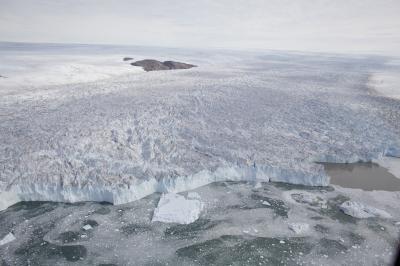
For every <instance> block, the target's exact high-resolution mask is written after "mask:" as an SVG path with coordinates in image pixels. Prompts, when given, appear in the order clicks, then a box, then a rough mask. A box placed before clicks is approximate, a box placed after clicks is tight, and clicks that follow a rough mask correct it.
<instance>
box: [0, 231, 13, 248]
mask: <svg viewBox="0 0 400 266" xmlns="http://www.w3.org/2000/svg"><path fill="white" fill-rule="evenodd" d="M15 239H16V238H15V236H14V234H13V233H8V234H7V235H6V236H5V237H3V239H1V240H0V246H3V245H5V244H8V243H10V242H11V241H14V240H15Z"/></svg>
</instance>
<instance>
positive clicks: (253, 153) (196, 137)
mask: <svg viewBox="0 0 400 266" xmlns="http://www.w3.org/2000/svg"><path fill="white" fill-rule="evenodd" d="M6 48H7V49H6ZM6 48H4V47H3V49H2V50H1V52H0V59H2V58H6V59H7V60H8V61H7V62H9V65H7V67H8V68H7V69H5V70H4V71H3V69H2V68H0V72H1V73H2V74H4V75H7V77H8V79H11V78H12V76H13V75H14V76H15V75H19V74H21V73H20V72H18V71H11V70H9V68H11V66H10V64H12V62H13V60H15V62H16V63H15V64H17V65H18V64H19V63H20V62H23V60H21V58H18V54H20V50H18V51H16V50H13V48H12V47H6ZM20 49H22V48H20ZM23 49H27V48H23ZM132 49H133V48H132ZM77 50H79V49H75V50H74V53H77V52H76V51H77ZM93 50H96V49H95V48H91V50H90V49H86V50H85V49H83V50H82V52H81V53H82V54H84V55H85V56H86V57H90V58H93V60H94V61H95V59H96V58H98V57H102V56H106V57H107V58H109V56H110V54H112V53H115V50H112V49H111V51H107V49H102V50H101V52H99V51H100V50H99V51H97V52H96V53H94V52H92V53H93V54H90V52H89V51H93ZM68 52H69V50H68V47H66V48H65V47H64V48H63V50H62V53H64V54H68ZM119 52H120V53H121V54H129V55H132V56H133V57H134V58H135V60H136V59H138V60H140V59H141V58H149V57H150V58H159V59H160V60H166V59H168V58H173V59H174V60H177V61H182V62H193V63H194V64H196V65H198V66H199V67H197V68H192V69H188V70H184V71H176V72H175V71H166V72H163V71H158V72H137V71H136V70H135V71H133V72H132V74H126V75H123V76H115V77H114V78H112V79H105V80H104V79H103V80H97V81H91V82H85V83H74V84H61V85H43V84H40V83H38V84H35V83H29V84H25V85H21V86H19V87H18V88H11V87H7V86H6V85H2V83H1V82H3V81H0V114H1V115H0V191H2V193H1V196H0V197H1V198H2V199H5V198H7V202H8V200H9V203H10V204H11V203H15V202H16V201H19V200H54V201H67V202H76V201H85V200H95V201H108V202H112V203H115V204H120V203H125V202H129V201H132V200H136V199H139V198H142V197H144V196H146V195H148V194H151V193H153V192H156V191H158V192H179V191H183V190H187V189H193V188H195V187H198V186H201V185H205V184H207V183H210V182H214V181H221V180H254V179H260V180H265V181H268V180H270V181H282V182H290V183H295V184H306V185H315V186H319V185H328V184H329V179H328V177H327V176H326V174H325V172H324V171H323V168H322V166H320V165H318V164H315V163H314V162H315V161H330V162H354V161H358V160H363V161H366V160H371V159H374V158H380V157H381V156H382V155H383V154H384V153H385V151H396V150H399V147H400V145H399V142H400V139H399V138H400V137H399V136H400V123H399V121H400V106H399V102H398V101H395V100H392V99H389V98H384V97H379V96H374V95H369V94H368V90H367V87H366V84H367V81H368V78H369V74H370V73H371V72H373V71H374V70H375V69H379V68H380V67H381V66H382V64H383V63H384V59H381V58H376V57H357V58H344V57H333V56H325V55H318V56H317V55H314V56H311V55H302V54H284V53H264V54H255V53H239V52H222V51H218V53H216V52H212V51H208V52H199V51H193V52H191V51H180V50H155V49H153V50H149V49H144V48H135V49H133V51H119ZM49 53H51V54H57V50H54V48H53V49H51V51H49V49H47V48H46V47H41V48H40V49H37V50H35V51H34V52H31V51H25V54H24V56H26V55H27V54H29V55H30V57H31V60H35V58H36V59H37V58H40V62H41V63H43V62H47V61H46V58H47V57H46V55H47V54H49ZM60 53H61V52H60ZM106 53H109V54H106ZM161 54H165V55H167V54H168V58H162V56H160V55H161ZM75 55H76V54H75ZM115 58H116V59H115V60H116V61H118V62H119V63H120V64H126V62H125V63H124V62H121V56H120V55H115ZM102 60H103V59H102ZM104 60H105V59H104ZM31 62H32V61H31ZM48 62H49V64H53V63H54V61H51V60H50V59H49V60H48ZM130 67H132V68H134V67H133V66H130ZM24 71H26V70H24ZM24 73H25V72H24ZM124 73H126V72H124ZM10 75H11V76H10ZM21 75H22V74H21ZM4 80H7V79H4ZM62 83H64V82H62ZM7 202H6V201H5V200H4V201H3V202H2V205H3V206H7V205H8V203H7ZM3 208H4V207H3Z"/></svg>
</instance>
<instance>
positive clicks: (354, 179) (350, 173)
mask: <svg viewBox="0 0 400 266" xmlns="http://www.w3.org/2000/svg"><path fill="white" fill-rule="evenodd" d="M323 165H324V168H325V171H326V172H327V174H328V175H329V176H330V177H331V184H335V185H339V186H341V187H345V188H361V189H363V190H385V191H400V179H399V178H396V177H395V176H394V175H393V174H391V173H390V172H389V171H388V170H387V169H386V168H384V167H381V166H379V165H378V164H376V163H371V162H366V163H364V162H362V163H361V162H360V163H347V164H346V163H324V164H323Z"/></svg>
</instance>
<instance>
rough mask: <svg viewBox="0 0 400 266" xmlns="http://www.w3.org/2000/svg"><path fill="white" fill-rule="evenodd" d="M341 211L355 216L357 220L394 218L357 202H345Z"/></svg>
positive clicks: (382, 211)
mask: <svg viewBox="0 0 400 266" xmlns="http://www.w3.org/2000/svg"><path fill="white" fill-rule="evenodd" d="M340 210H342V211H343V212H344V213H345V214H347V215H350V216H353V217H355V218H370V217H381V218H390V217H392V216H391V215H390V214H389V213H387V212H386V211H384V210H380V209H377V208H374V207H371V206H367V205H364V204H362V203H360V202H356V201H345V202H343V203H342V205H340Z"/></svg>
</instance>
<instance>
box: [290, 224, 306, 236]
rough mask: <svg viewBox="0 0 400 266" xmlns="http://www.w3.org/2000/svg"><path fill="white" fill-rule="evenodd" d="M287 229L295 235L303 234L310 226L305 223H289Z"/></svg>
mask: <svg viewBox="0 0 400 266" xmlns="http://www.w3.org/2000/svg"><path fill="white" fill-rule="evenodd" d="M288 227H289V229H290V230H292V231H293V232H295V233H296V234H303V233H305V232H307V231H308V230H309V229H310V225H309V224H307V223H290V224H289V225H288Z"/></svg>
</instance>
